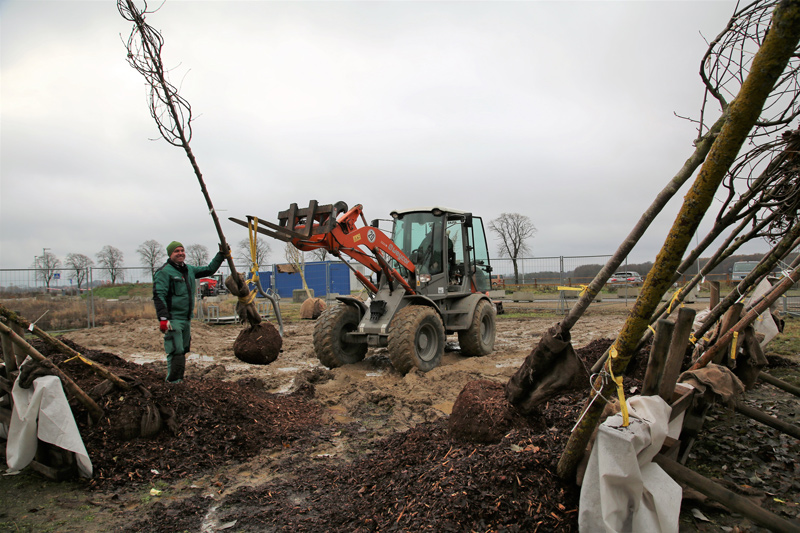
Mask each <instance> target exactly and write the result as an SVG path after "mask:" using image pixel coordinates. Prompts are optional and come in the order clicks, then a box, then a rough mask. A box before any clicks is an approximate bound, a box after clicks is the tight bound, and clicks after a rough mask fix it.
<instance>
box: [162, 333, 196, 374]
mask: <svg viewBox="0 0 800 533" xmlns="http://www.w3.org/2000/svg"><path fill="white" fill-rule="evenodd" d="M169 323H170V325H171V326H172V330H167V332H166V333H164V351H165V352H167V382H169V383H180V382H181V381H183V373H184V371H185V370H186V354H187V353H188V352H189V347H190V346H191V343H192V323H191V321H190V320H170V321H169Z"/></svg>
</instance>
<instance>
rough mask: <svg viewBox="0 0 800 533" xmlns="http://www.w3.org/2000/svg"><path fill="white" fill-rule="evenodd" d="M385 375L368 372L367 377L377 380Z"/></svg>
mask: <svg viewBox="0 0 800 533" xmlns="http://www.w3.org/2000/svg"><path fill="white" fill-rule="evenodd" d="M383 374H384V373H383V372H367V377H368V378H377V377H380V376H382V375H383Z"/></svg>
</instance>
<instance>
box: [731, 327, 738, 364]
mask: <svg viewBox="0 0 800 533" xmlns="http://www.w3.org/2000/svg"><path fill="white" fill-rule="evenodd" d="M738 339H739V332H738V331H734V332H733V342H731V361H736V341H737V340H738Z"/></svg>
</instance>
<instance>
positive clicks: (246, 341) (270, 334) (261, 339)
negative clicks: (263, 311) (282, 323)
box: [233, 322, 283, 365]
mask: <svg viewBox="0 0 800 533" xmlns="http://www.w3.org/2000/svg"><path fill="white" fill-rule="evenodd" d="M282 346H283V339H282V338H281V334H280V333H278V330H277V329H276V328H275V326H273V325H272V323H271V322H262V323H260V324H256V325H255V326H251V327H248V328H244V329H242V331H241V332H239V336H238V337H236V342H234V343H233V355H235V356H236V358H237V359H239V360H240V361H244V362H245V363H249V364H251V365H268V364H270V363H271V362H273V361H274V360H275V359H277V358H278V354H279V353H281V347H282Z"/></svg>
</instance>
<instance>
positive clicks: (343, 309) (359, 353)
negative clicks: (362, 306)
mask: <svg viewBox="0 0 800 533" xmlns="http://www.w3.org/2000/svg"><path fill="white" fill-rule="evenodd" d="M360 321H361V316H360V315H359V312H358V309H356V308H355V307H353V306H351V305H347V304H341V303H340V304H339V305H336V306H331V307H329V308H327V309H326V310H325V311H323V312H322V314H321V315H320V316H319V318H318V319H317V322H316V324H315V325H314V337H313V338H314V351H315V352H316V353H317V359H319V361H320V363H322V364H323V365H325V366H327V367H328V368H337V367H340V366H342V365H350V364H353V363H358V362H359V361H361V360H363V359H364V356H365V355H366V354H367V348H368V346H367V345H366V344H365V343H358V342H348V341H347V337H346V335H347V333H349V332H351V331H355V330H356V328H357V327H358V323H359V322H360Z"/></svg>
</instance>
